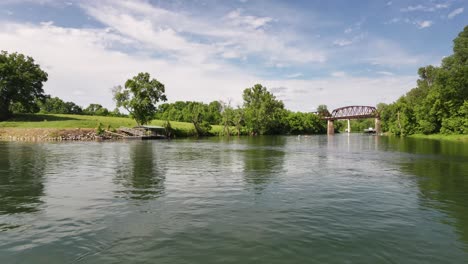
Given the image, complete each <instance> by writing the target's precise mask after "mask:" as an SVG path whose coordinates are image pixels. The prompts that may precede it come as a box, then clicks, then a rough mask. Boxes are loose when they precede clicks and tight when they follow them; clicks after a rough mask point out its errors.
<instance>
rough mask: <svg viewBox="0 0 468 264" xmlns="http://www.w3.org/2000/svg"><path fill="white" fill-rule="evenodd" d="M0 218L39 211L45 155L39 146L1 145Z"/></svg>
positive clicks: (42, 192)
mask: <svg viewBox="0 0 468 264" xmlns="http://www.w3.org/2000/svg"><path fill="white" fill-rule="evenodd" d="M0 153H1V155H2V158H1V159H0V215H5V214H6V215H8V214H18V213H31V212H36V211H38V210H39V206H40V205H41V203H42V201H41V197H42V196H43V195H44V184H43V175H44V170H45V167H46V156H47V155H46V153H45V152H44V151H43V149H42V147H41V146H40V145H35V144H34V145H27V144H15V143H0Z"/></svg>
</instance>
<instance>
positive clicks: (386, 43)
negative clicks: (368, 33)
mask: <svg viewBox="0 0 468 264" xmlns="http://www.w3.org/2000/svg"><path fill="white" fill-rule="evenodd" d="M366 44H367V46H366V47H367V52H366V53H363V54H362V55H361V57H362V58H363V60H364V61H366V62H368V63H371V64H373V65H380V66H386V67H392V68H399V67H402V66H417V65H421V64H422V63H424V62H425V61H426V59H425V58H424V57H423V56H418V55H414V54H411V53H408V52H407V51H405V50H404V49H403V48H402V47H401V44H400V43H398V42H393V41H391V40H388V39H373V40H370V41H369V42H368V43H366Z"/></svg>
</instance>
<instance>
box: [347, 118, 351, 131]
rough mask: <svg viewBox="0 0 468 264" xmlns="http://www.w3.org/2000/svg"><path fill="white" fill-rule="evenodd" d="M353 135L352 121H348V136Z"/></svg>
mask: <svg viewBox="0 0 468 264" xmlns="http://www.w3.org/2000/svg"><path fill="white" fill-rule="evenodd" d="M349 133H351V121H350V120H349V119H348V134H349Z"/></svg>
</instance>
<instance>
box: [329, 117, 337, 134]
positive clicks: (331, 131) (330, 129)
mask: <svg viewBox="0 0 468 264" xmlns="http://www.w3.org/2000/svg"><path fill="white" fill-rule="evenodd" d="M327 134H328V135H334V134H335V127H334V126H333V119H328V122H327Z"/></svg>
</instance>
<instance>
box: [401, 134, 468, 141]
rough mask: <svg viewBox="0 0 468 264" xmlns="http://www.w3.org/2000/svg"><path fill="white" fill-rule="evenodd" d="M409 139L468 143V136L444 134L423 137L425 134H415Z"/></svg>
mask: <svg viewBox="0 0 468 264" xmlns="http://www.w3.org/2000/svg"><path fill="white" fill-rule="evenodd" d="M409 137H412V138H427V139H437V140H450V141H461V142H468V135H443V134H433V135H423V134H415V135H411V136H409Z"/></svg>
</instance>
